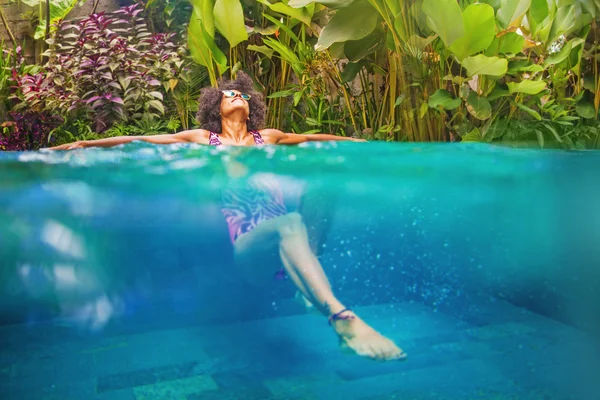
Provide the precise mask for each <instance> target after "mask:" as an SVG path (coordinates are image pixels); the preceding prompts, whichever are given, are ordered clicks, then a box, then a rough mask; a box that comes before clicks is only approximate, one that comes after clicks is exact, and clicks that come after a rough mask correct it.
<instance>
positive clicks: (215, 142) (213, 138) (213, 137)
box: [208, 131, 265, 146]
mask: <svg viewBox="0 0 600 400" xmlns="http://www.w3.org/2000/svg"><path fill="white" fill-rule="evenodd" d="M250 133H251V134H252V136H253V137H254V143H255V144H257V145H263V144H265V141H264V140H263V138H262V136H260V133H258V131H250ZM208 144H209V145H211V146H221V145H223V143H221V139H219V135H218V134H217V133H215V132H210V135H209V137H208Z"/></svg>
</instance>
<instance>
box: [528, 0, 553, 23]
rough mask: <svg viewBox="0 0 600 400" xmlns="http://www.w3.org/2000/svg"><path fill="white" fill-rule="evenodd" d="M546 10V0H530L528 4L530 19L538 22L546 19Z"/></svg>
mask: <svg viewBox="0 0 600 400" xmlns="http://www.w3.org/2000/svg"><path fill="white" fill-rule="evenodd" d="M548 12H549V10H548V0H531V5H530V6H529V19H530V20H532V21H535V22H537V23H540V22H542V21H543V20H545V19H546V17H547V16H548Z"/></svg>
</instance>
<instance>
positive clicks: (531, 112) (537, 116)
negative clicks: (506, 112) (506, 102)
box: [515, 103, 542, 121]
mask: <svg viewBox="0 0 600 400" xmlns="http://www.w3.org/2000/svg"><path fill="white" fill-rule="evenodd" d="M515 105H516V106H517V108H519V109H521V110H523V111H525V112H526V113H527V114H529V115H531V116H532V117H533V118H535V119H537V120H538V121H541V120H542V116H541V115H540V113H538V112H537V111H535V110H532V109H531V108H529V107H527V106H526V105H524V104H521V103H515Z"/></svg>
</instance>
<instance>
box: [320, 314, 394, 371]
mask: <svg viewBox="0 0 600 400" xmlns="http://www.w3.org/2000/svg"><path fill="white" fill-rule="evenodd" d="M331 325H332V326H333V329H334V330H335V332H336V333H337V335H338V337H339V339H340V347H341V348H342V349H344V350H351V351H352V352H354V353H355V354H358V355H359V356H363V357H369V358H372V359H374V360H386V361H387V360H404V359H405V358H406V353H405V352H404V351H402V349H400V348H399V347H398V346H396V344H395V343H394V342H392V341H391V340H390V339H388V338H386V337H385V336H383V335H382V334H380V333H379V332H377V331H376V330H375V329H373V328H371V327H370V326H369V325H367V324H366V323H365V322H364V321H363V320H362V319H360V318H358V317H357V316H356V315H355V314H354V313H353V312H352V311H345V312H343V313H342V314H341V315H339V318H338V319H334V320H333V321H331Z"/></svg>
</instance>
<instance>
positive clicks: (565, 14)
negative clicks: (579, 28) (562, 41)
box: [548, 4, 577, 44]
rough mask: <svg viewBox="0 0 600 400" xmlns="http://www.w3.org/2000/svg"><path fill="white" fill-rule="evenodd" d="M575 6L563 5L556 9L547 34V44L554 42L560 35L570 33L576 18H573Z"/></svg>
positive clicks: (574, 25)
mask: <svg viewBox="0 0 600 400" xmlns="http://www.w3.org/2000/svg"><path fill="white" fill-rule="evenodd" d="M574 13H575V6H574V5H572V4H570V5H564V6H562V7H560V8H559V9H558V10H557V11H556V15H555V16H554V19H553V21H552V28H551V29H550V35H549V36H548V44H550V43H552V42H554V41H555V40H556V39H558V38H559V37H560V36H561V35H565V34H567V33H570V32H571V30H573V29H574V28H575V27H576V23H577V20H576V19H575V18H574Z"/></svg>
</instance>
